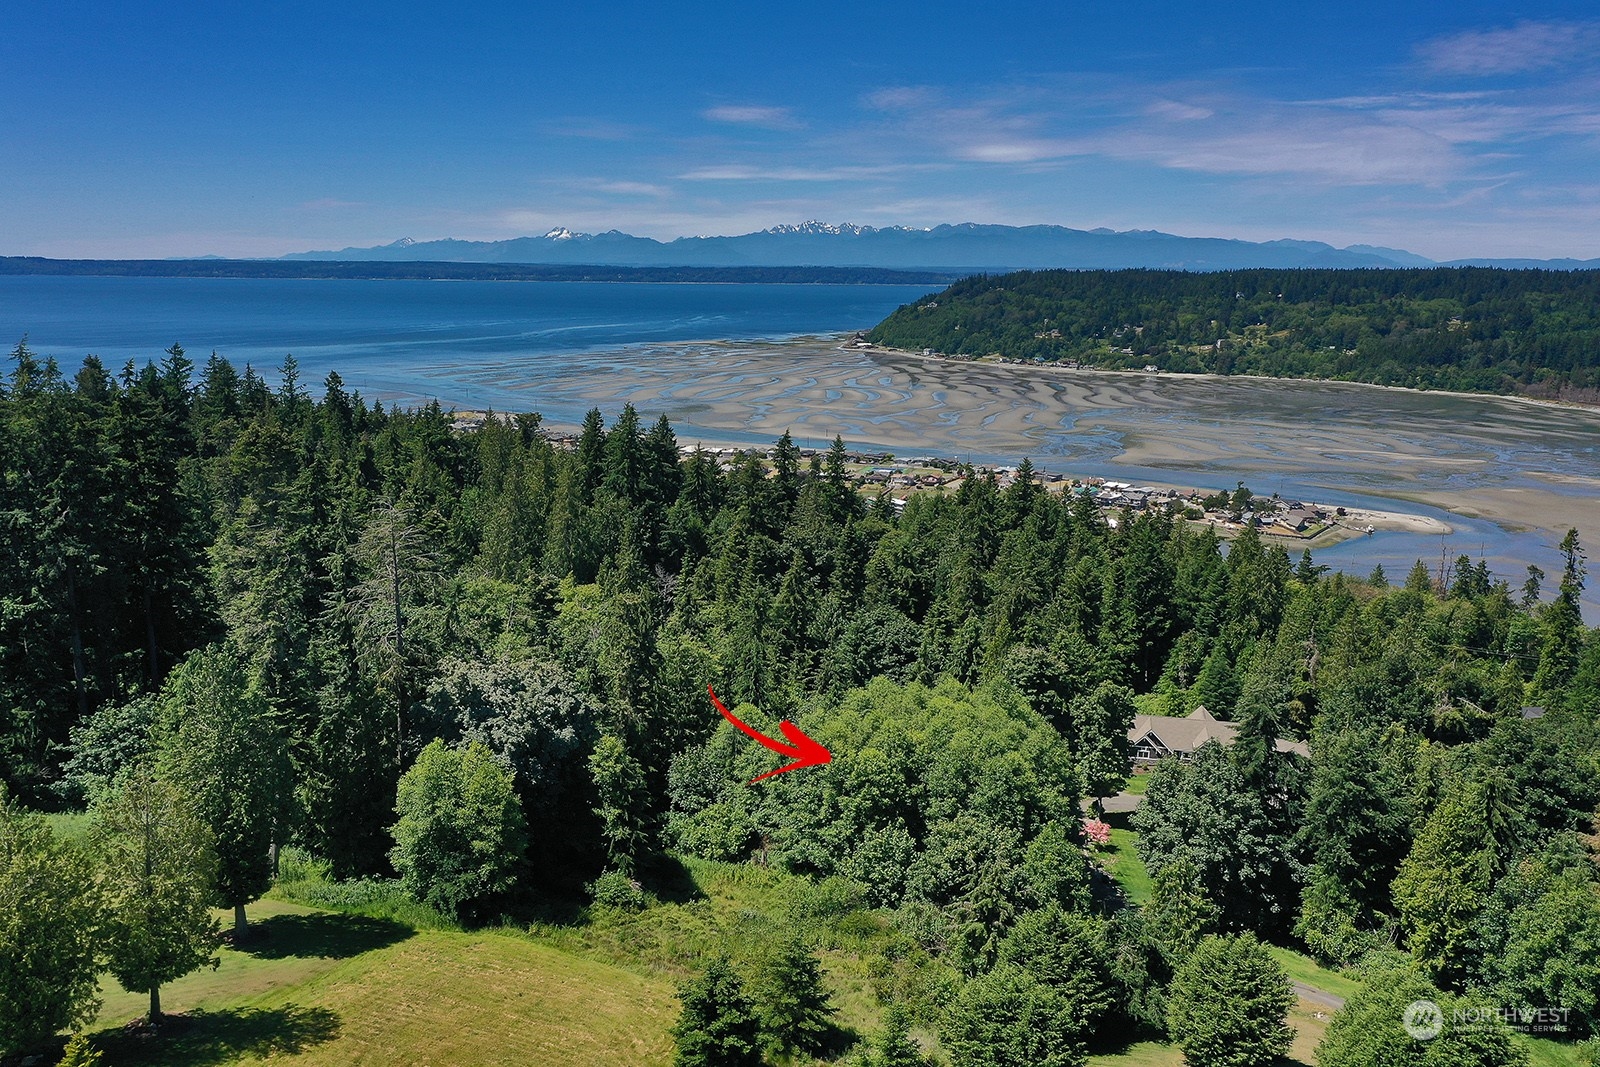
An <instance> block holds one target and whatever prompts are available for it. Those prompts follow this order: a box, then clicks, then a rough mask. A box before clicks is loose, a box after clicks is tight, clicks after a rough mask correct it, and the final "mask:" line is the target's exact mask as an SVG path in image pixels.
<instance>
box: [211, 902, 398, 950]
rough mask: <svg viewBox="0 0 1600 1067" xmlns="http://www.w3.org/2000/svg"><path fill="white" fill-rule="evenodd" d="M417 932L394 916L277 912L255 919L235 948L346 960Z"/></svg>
mask: <svg viewBox="0 0 1600 1067" xmlns="http://www.w3.org/2000/svg"><path fill="white" fill-rule="evenodd" d="M415 933H416V931H415V930H413V929H411V927H409V926H406V925H404V924H402V923H397V922H395V921H393V920H392V919H373V918H369V917H367V916H365V915H346V914H341V913H339V912H319V913H316V914H312V915H274V916H272V917H271V918H270V919H261V920H260V921H258V922H255V923H252V924H251V925H250V932H249V933H248V934H247V935H246V936H245V939H244V940H243V941H241V942H239V943H238V944H236V945H235V946H234V948H236V949H237V950H238V951H240V952H243V953H246V954H248V955H251V956H256V957H258V958H260V959H268V960H281V959H288V958H290V957H302V958H316V957H321V958H323V959H334V960H343V959H349V958H350V957H351V956H359V955H361V954H362V953H363V952H371V951H373V950H374V949H380V948H388V947H389V946H390V945H394V944H398V943H399V942H401V941H404V940H405V939H406V938H408V937H411V936H413V935H414V934H415Z"/></svg>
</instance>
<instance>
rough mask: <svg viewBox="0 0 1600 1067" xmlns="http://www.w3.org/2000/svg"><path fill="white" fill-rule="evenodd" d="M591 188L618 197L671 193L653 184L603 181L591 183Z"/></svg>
mask: <svg viewBox="0 0 1600 1067" xmlns="http://www.w3.org/2000/svg"><path fill="white" fill-rule="evenodd" d="M589 188H591V189H594V190H595V191H596V192H601V193H616V194H617V195H618V196H666V195H667V193H668V192H669V190H668V189H667V187H666V186H664V185H656V184H655V183H653V182H629V181H606V180H601V181H595V182H590V183H589Z"/></svg>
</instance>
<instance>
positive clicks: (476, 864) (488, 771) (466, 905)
mask: <svg viewBox="0 0 1600 1067" xmlns="http://www.w3.org/2000/svg"><path fill="white" fill-rule="evenodd" d="M395 811H396V813H398V814H399V816H400V818H399V820H398V821H397V822H396V823H395V824H394V829H393V833H394V840H395V846H394V850H393V851H392V852H391V853H390V856H391V858H392V859H393V861H394V866H395V870H397V871H399V872H400V884H401V885H402V886H403V887H404V888H405V890H406V892H408V893H410V894H411V895H412V896H413V897H415V898H416V899H417V900H420V901H422V902H423V903H424V904H427V905H429V906H430V907H433V908H436V909H438V910H439V911H441V912H443V913H445V914H446V915H450V916H453V917H455V918H458V919H475V918H479V917H481V916H482V914H483V912H484V909H485V908H486V907H487V906H488V905H489V904H490V903H491V902H492V901H493V900H494V898H496V897H497V896H499V895H501V894H503V893H505V892H507V891H508V890H510V889H511V887H512V885H513V884H514V882H515V871H516V868H517V865H518V863H519V862H520V861H521V859H522V852H523V849H524V847H525V846H526V844H527V834H526V829H525V826H526V824H525V823H524V821H523V818H522V809H521V808H520V807H518V805H517V797H516V793H515V791H514V790H513V788H512V782H511V774H510V772H508V771H507V770H506V769H505V768H504V767H503V766H502V765H501V764H500V763H499V761H497V760H496V759H495V757H494V755H493V754H492V753H491V752H490V751H489V750H488V749H487V748H486V747H484V746H483V745H482V744H480V743H479V742H476V741H474V742H471V743H470V744H468V745H467V746H466V747H464V748H450V747H448V746H446V745H445V743H444V742H443V741H439V740H434V741H432V742H430V743H429V744H428V746H427V747H426V748H424V749H423V750H422V752H421V753H420V754H419V755H418V756H417V761H416V763H414V764H412V766H411V769H410V770H408V771H406V773H405V774H403V775H402V776H401V777H400V789H399V796H398V798H397V800H396V802H395Z"/></svg>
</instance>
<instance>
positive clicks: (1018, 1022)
mask: <svg viewBox="0 0 1600 1067" xmlns="http://www.w3.org/2000/svg"><path fill="white" fill-rule="evenodd" d="M1083 1038H1084V1029H1083V1021H1082V1019H1080V1018H1079V1017H1078V1016H1077V1014H1076V1012H1075V1011H1074V1006H1073V1005H1072V1003H1071V1002H1069V1001H1068V1000H1067V999H1066V998H1065V997H1063V996H1062V995H1061V994H1060V993H1058V992H1056V991H1055V990H1054V989H1051V988H1050V987H1049V986H1047V985H1045V984H1044V983H1042V982H1040V981H1039V980H1038V979H1036V978H1034V977H1033V976H1032V975H1030V974H1028V973H1027V972H1026V971H1024V970H1022V969H1020V968H1018V967H1013V966H1010V965H1002V966H1000V967H997V968H996V969H995V970H994V971H993V972H991V973H989V974H986V975H984V976H983V977H982V978H976V979H974V980H972V981H970V982H968V983H967V985H966V987H965V988H964V989H962V991H961V994H960V995H959V996H958V997H957V998H956V1001H955V1003H954V1004H952V1005H951V1006H950V1010H949V1012H948V1013H946V1016H945V1024H944V1042H945V1045H946V1047H948V1048H949V1049H950V1052H951V1055H952V1057H953V1059H954V1061H955V1065H956V1067H1083V1064H1084V1063H1085V1062H1086V1061H1087V1059H1088V1057H1087V1056H1086V1055H1085V1053H1084V1048H1083Z"/></svg>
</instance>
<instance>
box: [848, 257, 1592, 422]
mask: <svg viewBox="0 0 1600 1067" xmlns="http://www.w3.org/2000/svg"><path fill="white" fill-rule="evenodd" d="M868 337H869V339H870V340H872V341H874V342H876V343H879V344H884V345H890V346H893V347H896V348H906V349H913V350H921V349H932V350H934V351H936V352H942V353H946V354H950V355H960V354H965V355H970V356H985V355H991V354H996V353H998V354H999V355H1002V356H1007V357H1013V358H1022V359H1042V360H1047V361H1073V362H1077V363H1080V364H1082V365H1086V366H1095V367H1106V368H1113V369H1117V368H1130V367H1132V368H1139V367H1144V366H1146V365H1150V364H1154V365H1155V366H1157V367H1159V368H1160V369H1161V370H1163V371H1179V372H1190V373H1192V372H1208V373H1214V374H1260V375H1266V376H1269V377H1294V378H1333V379H1338V380H1341V381H1353V382H1369V383H1373V384H1377V385H1401V386H1413V387H1417V388H1424V389H1454V390H1462V391H1467V392H1483V393H1522V394H1526V395H1529V396H1538V397H1551V398H1562V399H1570V400H1576V401H1581V402H1588V403H1594V402H1597V401H1600V272H1595V271H1550V270H1501V269H1496V268H1490V267H1439V268H1430V269H1418V270H1239V271H1218V272H1216V273H1208V274H1197V273H1190V272H1187V271H1152V270H1126V271H1065V270H1053V271H1023V272H1020V273H1016V274H1005V275H998V276H978V277H972V278H967V279H964V280H962V281H959V282H956V283H955V284H954V285H952V286H950V287H949V288H948V289H945V290H944V291H943V292H940V293H937V294H934V295H932V296H929V297H928V298H926V299H924V300H922V301H919V302H918V303H915V304H907V305H905V306H904V307H901V308H900V309H898V310H897V311H895V312H894V313H893V314H892V315H890V316H889V317H888V318H887V319H885V320H884V321H883V322H881V323H879V324H878V326H877V327H875V328H874V329H873V330H872V331H871V333H870V334H869V335H868Z"/></svg>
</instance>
